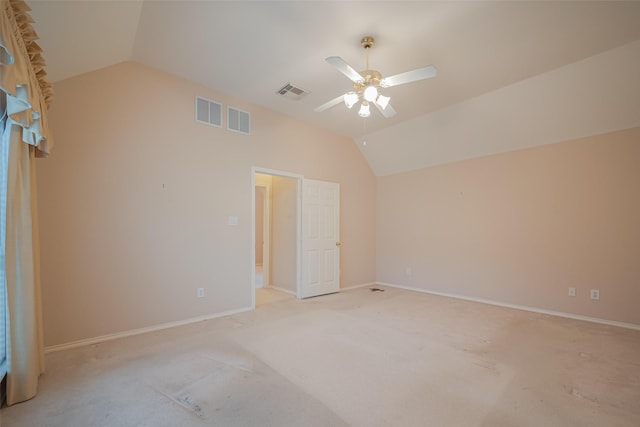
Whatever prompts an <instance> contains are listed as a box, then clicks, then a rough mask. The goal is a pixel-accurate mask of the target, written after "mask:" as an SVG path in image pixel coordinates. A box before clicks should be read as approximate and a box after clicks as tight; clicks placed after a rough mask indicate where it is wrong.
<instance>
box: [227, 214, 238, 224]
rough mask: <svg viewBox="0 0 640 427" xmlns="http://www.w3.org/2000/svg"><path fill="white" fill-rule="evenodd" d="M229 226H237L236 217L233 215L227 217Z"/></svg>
mask: <svg viewBox="0 0 640 427" xmlns="http://www.w3.org/2000/svg"><path fill="white" fill-rule="evenodd" d="M229 225H233V226H236V225H238V217H237V216H235V215H231V216H229Z"/></svg>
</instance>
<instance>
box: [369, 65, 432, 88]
mask: <svg viewBox="0 0 640 427" xmlns="http://www.w3.org/2000/svg"><path fill="white" fill-rule="evenodd" d="M437 73H438V70H436V67H434V66H433V65H429V66H427V67H423V68H418V69H417V70H412V71H406V72H404V73H400V74H396V75H395V76H390V77H385V78H384V79H382V81H381V82H380V86H382V87H391V86H398V85H403V84H405V83H411V82H415V81H416V80H422V79H428V78H431V77H435V76H436V74H437Z"/></svg>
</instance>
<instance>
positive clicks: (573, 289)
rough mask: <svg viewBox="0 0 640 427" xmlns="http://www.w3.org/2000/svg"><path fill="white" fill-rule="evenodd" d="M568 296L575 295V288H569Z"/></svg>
mask: <svg viewBox="0 0 640 427" xmlns="http://www.w3.org/2000/svg"><path fill="white" fill-rule="evenodd" d="M569 296H570V297H575V296H576V288H569Z"/></svg>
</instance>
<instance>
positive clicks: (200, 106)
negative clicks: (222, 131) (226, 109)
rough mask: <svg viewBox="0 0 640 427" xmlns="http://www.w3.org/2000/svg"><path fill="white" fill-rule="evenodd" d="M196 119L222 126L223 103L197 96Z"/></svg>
mask: <svg viewBox="0 0 640 427" xmlns="http://www.w3.org/2000/svg"><path fill="white" fill-rule="evenodd" d="M196 121H198V122H200V123H206V124H208V125H212V126H217V127H222V104H220V103H217V102H215V101H211V100H208V99H204V98H200V97H199V96H196Z"/></svg>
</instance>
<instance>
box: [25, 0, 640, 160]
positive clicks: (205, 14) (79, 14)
mask: <svg viewBox="0 0 640 427" xmlns="http://www.w3.org/2000/svg"><path fill="white" fill-rule="evenodd" d="M28 3H29V4H30V5H31V7H32V9H33V12H32V15H33V17H34V19H35V20H36V24H35V27H36V31H37V32H38V33H39V35H40V37H41V42H40V44H41V46H42V47H43V49H44V53H45V58H46V60H47V65H48V68H47V69H48V72H49V74H50V76H51V78H52V80H54V82H55V81H58V80H62V79H66V78H69V77H73V76H76V75H78V74H82V73H85V72H88V71H92V70H95V69H98V68H102V67H104V66H108V65H111V64H114V63H118V62H121V61H125V60H133V61H137V62H140V63H144V64H147V65H149V66H152V67H155V68H158V69H161V70H164V71H166V72H169V73H172V74H176V75H179V76H183V77H185V78H187V79H190V80H192V81H195V82H198V83H201V84H203V85H205V86H208V87H210V88H212V89H215V90H218V91H220V92H224V93H229V94H232V95H234V96H237V97H240V98H243V99H245V100H247V101H250V102H252V103H255V104H259V105H262V106H265V107H267V108H270V109H273V110H276V111H280V112H282V113H284V114H287V115H290V116H293V117H296V118H298V119H300V120H302V121H305V122H308V123H312V124H315V125H317V126H320V127H323V128H326V129H330V130H332V131H335V132H337V133H340V134H343V135H347V136H350V137H353V138H354V139H355V140H358V139H359V138H362V136H363V135H368V134H371V133H376V132H383V131H386V130H387V129H388V128H390V127H391V129H394V128H397V127H398V126H399V125H401V124H402V123H405V122H410V121H411V119H416V118H419V117H422V116H425V115H427V114H430V113H433V112H436V111H439V110H442V109H445V108H447V107H451V106H453V105H456V104H459V103H461V102H463V101H465V100H469V99H473V98H475V97H478V96H479V95H482V94H487V93H489V92H493V91H496V90H498V89H500V88H504V87H506V86H509V85H512V84H514V83H516V82H520V81H523V80H525V79H529V78H531V77H533V76H536V75H540V74H542V73H546V72H548V71H550V70H555V69H558V68H560V67H563V66H566V65H568V64H571V63H574V62H576V61H579V60H582V59H584V58H588V57H591V56H593V55H596V54H599V53H602V52H605V51H608V50H610V49H613V48H615V47H617V46H622V45H625V44H628V43H630V42H633V41H635V40H639V39H640V24H639V23H640V2H637V1H635V2H634V1H631V2H615V1H603V2H597V1H586V2H579V1H571V2H570V1H546V2H541V1H531V2H530V1H510V2H508V1H499V2H489V1H470V2H462V1H441V2H431V1H411V2H404V1H385V2H355V1H282V2H274V1H256V2H248V1H193V2H192V1H153V0H144V1H131V0H130V1H100V0H85V1H56V0H30V1H29V0H28ZM365 35H372V36H374V37H375V38H376V45H375V47H374V48H373V49H372V50H371V52H370V65H371V68H373V69H377V70H379V71H380V72H381V73H382V74H383V75H393V74H397V73H400V72H403V71H407V70H411V69H415V68H419V67H423V66H426V65H431V64H433V65H435V66H436V67H437V68H438V76H437V77H436V78H433V79H429V80H425V81H420V82H415V83H410V84H407V85H402V86H397V87H393V88H388V89H386V90H385V92H384V93H385V94H386V95H389V96H391V103H392V105H393V106H394V108H395V109H396V110H397V112H398V114H397V115H396V116H395V117H394V118H392V119H384V118H383V117H381V116H380V115H379V114H378V112H377V111H374V112H373V113H372V116H371V117H370V118H369V119H366V120H364V119H361V118H359V117H358V116H357V111H355V110H348V109H347V108H346V107H345V106H344V105H342V104H340V105H338V106H336V107H334V108H332V109H330V110H328V111H325V112H323V113H316V112H314V111H313V109H314V108H315V107H317V106H318V105H320V104H322V103H324V102H325V101H328V100H329V99H332V98H335V97H336V96H338V95H340V94H342V93H344V92H346V91H348V90H350V88H351V84H350V81H349V80H348V79H347V78H346V77H344V76H343V75H342V74H340V73H338V72H337V71H336V70H335V69H333V68H332V67H331V66H330V65H328V64H327V63H325V61H324V58H326V57H328V56H341V57H342V58H343V59H344V60H345V61H347V62H348V63H350V64H351V65H353V67H354V68H356V69H358V70H360V69H363V68H365V67H364V60H365V55H364V50H363V49H362V47H360V39H361V38H362V37H363V36H365ZM287 82H291V83H293V84H294V85H298V86H300V87H302V88H304V89H306V90H308V91H310V92H311V93H310V94H309V95H308V96H307V97H305V98H303V99H302V100H300V101H292V100H289V99H286V98H283V97H281V96H279V95H277V94H276V91H277V90H278V89H279V88H280V87H282V86H283V85H284V84H285V83H287ZM369 161H370V163H371V162H372V160H371V158H369ZM372 166H373V168H374V170H375V169H376V167H375V165H372ZM396 169H397V168H396ZM399 169H402V167H400V168H399ZM394 170H395V169H394Z"/></svg>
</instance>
